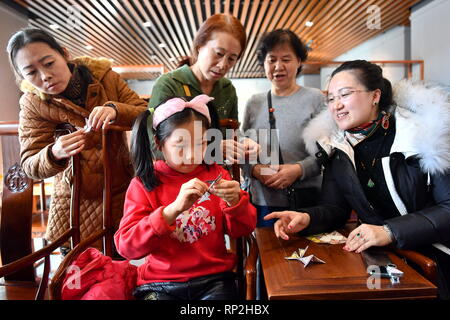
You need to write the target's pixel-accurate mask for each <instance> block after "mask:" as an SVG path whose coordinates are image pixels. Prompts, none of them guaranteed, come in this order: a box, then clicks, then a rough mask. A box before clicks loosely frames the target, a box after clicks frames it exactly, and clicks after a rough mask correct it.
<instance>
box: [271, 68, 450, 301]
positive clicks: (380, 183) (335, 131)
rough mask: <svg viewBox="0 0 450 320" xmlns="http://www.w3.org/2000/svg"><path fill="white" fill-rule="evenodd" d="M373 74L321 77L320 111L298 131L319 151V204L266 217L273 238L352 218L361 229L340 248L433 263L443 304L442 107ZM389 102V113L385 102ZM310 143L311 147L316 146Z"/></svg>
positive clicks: (445, 120)
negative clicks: (380, 250)
mask: <svg viewBox="0 0 450 320" xmlns="http://www.w3.org/2000/svg"><path fill="white" fill-rule="evenodd" d="M394 92H395V94H394V97H393V92H392V88H391V84H390V82H389V81H388V80H386V79H385V78H383V75H382V70H381V68H380V67H379V66H377V65H375V64H372V63H370V62H367V61H364V60H356V61H349V62H346V63H344V64H342V65H341V66H340V67H338V68H337V69H336V70H335V71H334V72H333V73H332V75H331V79H330V83H329V86H328V99H327V101H328V110H325V111H324V112H322V113H321V114H319V115H318V116H317V117H316V118H315V119H313V120H312V121H311V123H310V124H309V126H308V128H306V129H305V131H304V139H305V143H306V145H307V148H308V150H309V151H310V152H317V151H318V150H317V146H319V149H320V151H321V152H320V154H321V155H322V158H323V163H324V172H323V184H322V199H321V202H320V205H319V206H317V207H310V208H305V209H304V210H303V212H293V211H283V212H274V213H272V214H270V215H268V216H266V217H265V219H271V218H279V220H278V221H277V222H276V224H275V227H274V228H275V233H276V235H277V236H278V237H281V238H283V239H288V238H289V236H288V234H290V233H294V232H301V233H302V234H315V233H320V232H325V231H330V230H333V229H336V228H339V227H341V226H343V225H344V224H345V222H346V221H347V220H348V218H349V216H350V213H351V210H352V209H353V210H355V211H356V212H357V214H358V218H359V220H360V221H361V225H359V226H358V227H357V228H356V229H355V230H353V231H352V232H351V233H350V234H349V237H348V239H347V243H346V244H345V246H344V249H345V250H348V251H355V252H358V253H360V252H362V251H363V250H365V249H367V248H369V247H372V246H386V245H389V244H393V245H395V246H397V247H398V248H401V249H413V250H417V251H420V252H422V253H424V254H426V255H427V256H429V257H430V258H432V259H433V260H435V261H436V262H437V266H438V288H439V295H440V297H441V298H445V299H449V298H450V294H449V292H450V174H449V173H450V103H449V100H448V94H447V93H446V92H444V91H442V90H440V89H439V88H433V87H427V86H426V85H424V84H423V83H412V82H409V81H402V82H400V83H399V84H398V85H397V86H396V88H395V89H394ZM393 100H395V103H394V101H393ZM316 142H317V144H316Z"/></svg>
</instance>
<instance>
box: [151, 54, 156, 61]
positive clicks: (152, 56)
mask: <svg viewBox="0 0 450 320" xmlns="http://www.w3.org/2000/svg"><path fill="white" fill-rule="evenodd" d="M156 58H158V57H157V56H155V55H154V54H152V55H151V56H150V59H152V60H155V59H156Z"/></svg>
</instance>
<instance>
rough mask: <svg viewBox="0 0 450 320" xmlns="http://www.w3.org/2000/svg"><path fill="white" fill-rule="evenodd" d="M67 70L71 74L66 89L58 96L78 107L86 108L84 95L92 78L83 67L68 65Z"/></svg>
mask: <svg viewBox="0 0 450 320" xmlns="http://www.w3.org/2000/svg"><path fill="white" fill-rule="evenodd" d="M68 65H69V69H70V71H71V72H72V77H71V78H70V81H69V84H68V85H67V88H66V89H65V90H64V91H63V92H62V93H61V94H60V95H61V96H63V97H64V98H67V99H69V100H70V101H72V102H73V103H74V104H76V105H77V106H80V107H83V108H84V107H85V106H86V94H87V89H88V87H89V85H90V84H91V83H92V76H91V74H90V72H89V69H88V68H87V67H85V66H82V65H80V66H77V65H74V64H72V63H69V64H68Z"/></svg>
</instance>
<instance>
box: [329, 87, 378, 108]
mask: <svg viewBox="0 0 450 320" xmlns="http://www.w3.org/2000/svg"><path fill="white" fill-rule="evenodd" d="M355 92H369V90H358V89H346V90H342V92H341V93H339V94H338V95H335V96H333V95H329V96H328V97H327V99H326V100H327V104H329V105H330V104H333V103H335V102H337V100H339V101H346V100H348V99H349V98H350V96H351V95H352V94H354V93H355Z"/></svg>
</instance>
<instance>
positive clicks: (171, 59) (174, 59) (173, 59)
mask: <svg viewBox="0 0 450 320" xmlns="http://www.w3.org/2000/svg"><path fill="white" fill-rule="evenodd" d="M169 61H172V62H174V61H177V59H176V58H174V57H172V58H170V59H169Z"/></svg>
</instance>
